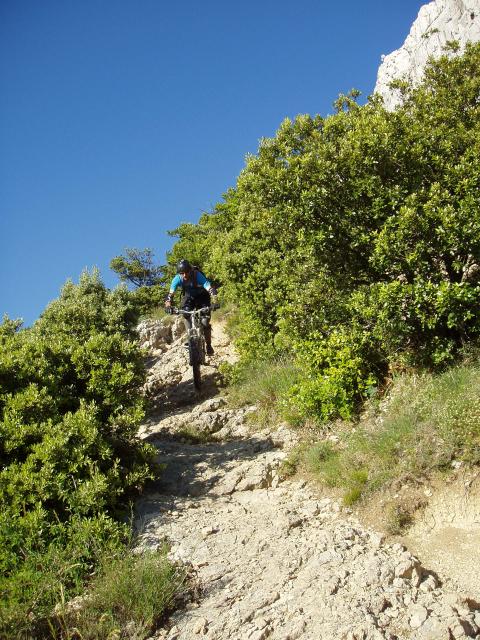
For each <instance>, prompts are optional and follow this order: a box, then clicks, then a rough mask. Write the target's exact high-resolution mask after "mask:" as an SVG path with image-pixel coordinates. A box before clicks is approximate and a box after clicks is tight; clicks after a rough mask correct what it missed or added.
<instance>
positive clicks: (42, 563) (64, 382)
mask: <svg viewBox="0 0 480 640" xmlns="http://www.w3.org/2000/svg"><path fill="white" fill-rule="evenodd" d="M136 319H137V314H136V312H135V310H134V308H133V307H132V304H131V301H130V299H129V296H128V292H126V290H124V289H118V290H115V291H108V290H107V289H106V288H105V287H104V285H103V283H102V282H101V280H100V278H99V276H98V274H97V273H95V272H94V273H92V274H88V273H84V274H83V275H82V277H81V278H80V282H79V284H78V285H74V284H73V283H71V282H68V283H67V284H66V285H65V287H64V288H63V290H62V293H61V295H60V297H59V298H58V300H56V301H54V302H53V303H51V304H50V305H49V307H48V308H47V309H46V310H45V311H44V313H43V314H42V316H41V318H40V319H39V320H38V321H37V322H36V323H35V324H34V326H33V327H32V328H29V329H21V328H20V324H19V323H18V322H15V321H11V320H9V319H5V320H4V322H3V324H2V325H1V326H0V436H1V437H0V520H1V525H2V526H0V566H1V567H2V569H3V572H2V579H1V582H0V595H1V597H0V601H1V603H2V604H1V606H0V633H1V635H2V637H12V638H13V637H18V636H17V635H15V634H17V633H19V634H20V635H21V633H25V634H26V635H27V636H28V634H32V633H33V634H38V637H40V634H41V633H43V631H42V630H44V628H45V624H46V620H47V619H48V617H49V615H50V613H51V611H52V609H53V606H54V605H55V603H56V602H58V601H59V598H69V597H72V596H73V595H76V594H78V593H79V592H81V590H82V584H83V582H84V581H85V580H86V579H87V578H88V576H89V575H90V573H91V572H92V570H93V568H94V566H95V564H96V563H97V562H98V561H99V559H100V558H101V557H104V556H105V554H107V555H109V554H111V553H112V552H113V551H115V552H118V549H119V548H121V547H123V545H124V544H125V540H126V531H127V530H126V528H125V525H124V524H122V520H124V518H125V514H126V509H127V508H128V505H129V501H130V500H131V498H132V497H133V495H134V494H135V493H136V492H138V490H139V489H140V488H141V487H142V486H143V485H144V483H145V482H146V480H147V479H148V478H151V477H153V474H154V467H153V464H152V462H151V460H152V454H153V449H152V448H151V447H149V446H148V445H145V444H143V443H142V442H140V441H139V440H138V439H137V437H136V432H137V429H138V426H139V424H140V421H141V419H142V418H143V415H144V411H143V397H142V393H141V386H142V384H143V381H144V376H145V374H144V368H143V358H142V354H141V352H140V350H139V348H138V347H137V345H136V342H135V323H136Z"/></svg>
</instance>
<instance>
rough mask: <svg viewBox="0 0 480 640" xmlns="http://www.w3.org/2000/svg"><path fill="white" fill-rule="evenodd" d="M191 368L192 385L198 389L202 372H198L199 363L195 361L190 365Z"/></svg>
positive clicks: (200, 384) (200, 385)
mask: <svg viewBox="0 0 480 640" xmlns="http://www.w3.org/2000/svg"><path fill="white" fill-rule="evenodd" d="M192 369H193V386H194V387H195V389H196V390H197V391H200V389H201V387H202V374H201V372H200V364H199V363H198V362H197V363H196V364H193V365H192Z"/></svg>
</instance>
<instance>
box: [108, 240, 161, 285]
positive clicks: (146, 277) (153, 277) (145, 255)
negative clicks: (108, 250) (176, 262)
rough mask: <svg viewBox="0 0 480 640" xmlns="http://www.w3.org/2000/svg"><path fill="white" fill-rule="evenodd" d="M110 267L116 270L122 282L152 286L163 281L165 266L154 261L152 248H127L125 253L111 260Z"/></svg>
mask: <svg viewBox="0 0 480 640" xmlns="http://www.w3.org/2000/svg"><path fill="white" fill-rule="evenodd" d="M110 269H112V271H115V273H116V274H117V275H118V277H119V278H120V280H121V281H122V282H131V283H132V284H133V285H135V286H136V287H151V286H153V285H157V284H162V283H163V278H162V274H163V267H161V266H156V265H155V264H154V262H153V251H152V250H151V249H129V248H127V249H125V255H121V256H116V257H115V258H113V259H112V260H111V261H110Z"/></svg>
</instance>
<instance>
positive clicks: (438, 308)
mask: <svg viewBox="0 0 480 640" xmlns="http://www.w3.org/2000/svg"><path fill="white" fill-rule="evenodd" d="M452 48H455V46H454V44H452ZM396 90H397V91H400V92H402V94H403V97H404V104H403V106H402V107H401V108H399V109H398V110H397V111H394V112H388V111H386V110H385V109H384V108H383V106H382V101H381V99H380V98H378V97H376V96H373V97H370V98H369V100H368V102H367V104H365V105H363V106H360V105H359V104H357V101H356V98H357V97H358V92H356V91H352V92H350V94H349V95H345V96H340V98H339V99H338V100H337V101H336V103H335V106H336V113H335V114H333V115H331V116H328V117H325V118H324V117H321V116H319V115H317V116H313V117H312V116H309V115H302V116H298V117H297V118H296V119H295V120H294V121H290V120H288V119H287V120H285V121H284V122H283V123H282V125H281V126H280V128H279V130H278V132H277V135H276V136H275V137H274V138H268V139H263V140H262V141H261V143H260V147H259V150H258V153H257V155H254V156H250V157H248V158H247V161H246V166H245V168H244V170H243V171H242V172H241V174H240V176H239V178H238V180H237V183H236V186H235V187H234V188H232V189H230V190H229V191H228V193H226V194H225V196H224V200H223V201H222V202H221V203H219V204H218V205H217V206H216V207H215V209H214V210H213V211H212V212H211V213H210V214H204V215H203V216H202V217H201V218H200V220H199V222H198V224H184V225H181V226H180V227H179V228H178V229H176V230H175V231H174V233H175V234H176V235H177V236H178V241H177V243H176V244H175V246H174V248H173V251H172V253H171V256H170V258H171V263H172V264H173V263H174V262H175V260H177V259H178V258H180V257H184V256H189V258H190V259H191V260H192V261H199V262H201V264H202V265H203V266H204V269H205V270H206V271H207V272H208V273H212V274H215V276H216V277H218V279H219V280H220V281H221V284H222V287H221V292H222V296H223V299H224V300H225V301H228V302H232V303H233V304H235V305H236V307H237V309H238V320H237V325H236V332H237V346H238V348H239V351H240V354H241V363H240V365H239V369H237V371H236V372H234V374H233V377H234V378H235V377H236V378H237V379H238V377H241V375H242V374H241V370H242V367H243V369H244V371H248V364H249V362H257V363H258V361H259V360H261V359H265V360H267V361H271V360H272V359H276V360H278V358H279V357H280V358H282V359H285V358H287V359H288V358H290V359H293V361H294V368H295V369H296V370H297V372H298V375H297V376H296V377H295V378H292V384H291V385H290V386H289V387H288V388H287V389H282V393H281V398H280V399H279V404H280V405H281V406H283V407H284V412H285V413H286V415H288V416H289V417H290V418H292V419H293V420H296V421H300V422H301V421H303V420H305V419H313V420H315V421H318V422H325V421H327V420H332V419H335V418H337V417H342V418H349V417H351V416H352V415H355V412H356V411H357V410H358V408H359V406H360V405H361V403H362V402H363V401H365V400H366V399H368V398H370V397H374V396H375V395H377V394H379V393H382V390H383V389H384V388H385V387H386V385H388V383H389V381H390V380H391V378H392V376H394V375H395V373H396V372H402V371H409V370H413V369H416V370H429V371H435V370H442V369H444V368H445V367H448V366H450V365H452V364H453V363H454V362H455V361H456V359H457V358H458V357H459V355H460V354H461V351H462V349H463V347H464V346H465V344H467V343H469V344H470V343H472V342H475V341H476V340H477V339H478V334H479V330H480V315H479V313H478V309H479V302H480V284H479V277H480V215H479V209H480V163H479V157H480V101H479V95H480V45H469V46H468V47H467V49H466V52H465V54H464V55H463V56H461V57H451V56H449V55H445V56H444V57H442V58H441V59H439V60H437V61H433V62H431V63H430V65H429V66H428V68H427V70H426V74H425V81H424V82H423V84H422V85H421V86H419V87H417V88H411V87H408V86H407V85H405V84H404V83H401V82H398V83H397V89H396ZM300 372H301V373H300Z"/></svg>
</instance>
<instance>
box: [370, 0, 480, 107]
mask: <svg viewBox="0 0 480 640" xmlns="http://www.w3.org/2000/svg"><path fill="white" fill-rule="evenodd" d="M452 40H457V41H458V42H459V44H460V51H462V49H463V48H464V47H465V44H466V43H467V42H478V41H479V40H480V0H434V2H429V3H428V4H425V5H423V6H422V7H421V9H420V11H419V13H418V16H417V19H416V20H415V22H414V23H413V25H412V28H411V29H410V33H409V35H408V36H407V39H406V40H405V42H404V43H403V45H402V47H400V49H397V50H396V51H394V52H393V53H390V54H389V55H387V56H385V57H384V58H383V61H382V64H381V65H380V67H379V69H378V75H377V83H376V85H375V90H374V91H375V93H378V94H380V95H381V96H383V99H384V102H385V106H386V107H387V109H394V108H395V107H396V106H398V104H399V102H400V99H399V95H398V92H397V91H394V90H392V89H390V88H389V83H390V82H391V81H392V80H395V79H406V80H409V81H413V82H414V83H415V82H418V81H419V80H420V79H421V78H422V75H423V72H424V69H425V64H426V62H427V60H428V58H429V57H431V56H433V57H438V56H440V55H441V54H442V53H443V52H444V46H445V44H446V43H447V42H449V41H452Z"/></svg>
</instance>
